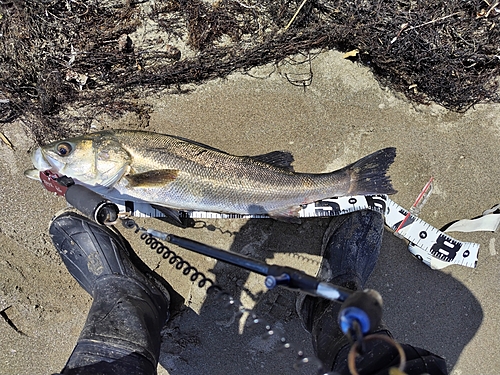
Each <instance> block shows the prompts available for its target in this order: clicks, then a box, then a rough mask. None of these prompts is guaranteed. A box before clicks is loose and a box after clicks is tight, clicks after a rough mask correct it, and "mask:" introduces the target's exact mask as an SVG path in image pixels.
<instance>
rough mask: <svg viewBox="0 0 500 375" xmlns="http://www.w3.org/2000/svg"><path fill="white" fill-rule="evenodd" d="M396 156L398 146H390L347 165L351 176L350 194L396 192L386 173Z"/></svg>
mask: <svg viewBox="0 0 500 375" xmlns="http://www.w3.org/2000/svg"><path fill="white" fill-rule="evenodd" d="M395 157H396V148H395V147H388V148H384V149H382V150H378V151H375V152H374V153H372V154H370V155H367V156H365V157H364V158H361V159H359V160H358V161H356V162H355V163H353V164H350V165H348V166H347V167H345V170H347V171H348V172H349V175H350V177H351V184H350V186H349V192H348V194H349V195H358V194H359V195H370V194H394V193H397V190H395V189H394V188H393V187H392V183H391V179H390V177H389V176H387V175H386V173H387V170H388V169H389V167H390V166H391V164H392V162H393V161H394V158H395Z"/></svg>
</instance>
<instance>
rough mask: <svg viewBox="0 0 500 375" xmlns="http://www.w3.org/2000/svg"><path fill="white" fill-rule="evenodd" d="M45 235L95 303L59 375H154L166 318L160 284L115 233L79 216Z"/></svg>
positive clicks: (58, 222) (63, 219) (66, 217)
mask: <svg viewBox="0 0 500 375" xmlns="http://www.w3.org/2000/svg"><path fill="white" fill-rule="evenodd" d="M49 232H50V235H51V237H52V241H53V243H54V246H55V248H56V249H57V251H58V252H59V255H60V256H61V258H62V260H63V262H64V264H65V265H66V267H67V268H68V271H69V272H70V273H71V274H72V275H73V277H74V278H75V279H76V280H77V281H78V283H79V284H80V285H81V286H82V287H83V288H84V289H85V290H86V291H87V292H88V293H90V294H91V295H92V297H93V299H94V300H93V303H92V307H91V308H90V311H89V314H88V317H87V321H86V322H85V326H84V327H83V329H82V332H81V334H80V337H79V339H78V342H77V344H76V346H75V349H74V350H73V353H72V354H71V356H70V358H69V360H68V362H67V363H66V366H65V367H64V369H63V371H62V374H117V375H121V374H127V375H131V374H142V375H145V374H155V373H156V367H157V364H158V358H159V353H160V344H161V341H160V339H161V337H160V331H161V328H162V327H163V325H164V323H165V322H166V320H167V319H168V316H169V309H168V308H169V302H170V296H169V293H168V291H167V290H166V289H165V287H164V285H162V282H161V281H160V280H159V278H157V276H155V274H154V273H153V272H152V271H151V270H150V269H149V268H147V266H145V265H144V263H142V262H140V260H139V259H138V258H137V256H136V255H135V253H133V251H132V249H131V248H130V246H129V245H128V243H127V242H126V240H125V239H124V238H123V237H121V236H120V235H119V233H117V232H114V231H112V230H111V229H109V228H107V227H103V226H101V225H98V224H96V223H94V222H92V221H90V220H88V219H87V218H85V217H83V216H80V215H77V214H75V213H72V212H67V213H64V214H62V215H60V216H58V217H56V218H55V219H54V220H53V221H52V223H51V225H50V228H49ZM131 259H132V260H131ZM132 261H133V262H132Z"/></svg>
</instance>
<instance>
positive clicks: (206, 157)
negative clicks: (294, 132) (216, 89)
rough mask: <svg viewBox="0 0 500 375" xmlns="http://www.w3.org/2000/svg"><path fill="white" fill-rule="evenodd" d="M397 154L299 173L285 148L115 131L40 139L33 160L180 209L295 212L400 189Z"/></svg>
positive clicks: (113, 192)
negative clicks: (257, 149)
mask: <svg viewBox="0 0 500 375" xmlns="http://www.w3.org/2000/svg"><path fill="white" fill-rule="evenodd" d="M395 154H396V152H395V149H394V148H386V149H383V150H379V151H377V152H375V153H373V154H371V155H368V156H366V157H364V158H362V159H360V160H358V161H357V162H355V163H353V164H351V165H349V166H347V167H344V168H342V169H340V170H338V171H334V172H331V173H323V174H311V173H296V172H294V171H293V169H292V168H291V162H292V161H293V158H292V157H291V155H290V154H288V153H285V152H273V153H269V154H266V155H260V156H255V157H249V156H235V155H230V154H228V153H225V152H223V151H220V150H216V149H214V148H211V147H209V146H205V145H202V144H199V143H197V142H193V141H189V140H186V139H183V138H180V137H174V136H169V135H163V134H157V133H151V132H142V131H127V130H114V131H102V132H97V133H91V134H88V135H84V136H81V137H76V138H71V139H66V140H62V141H58V142H54V143H51V144H49V145H46V146H43V147H41V148H39V149H38V150H36V151H35V153H34V155H33V163H34V165H35V168H36V169H38V170H43V169H51V170H53V171H54V172H57V173H59V174H64V175H66V176H68V177H72V178H74V179H75V180H77V181H78V182H79V183H82V184H85V185H87V186H89V187H92V188H93V189H95V190H96V191H97V190H98V192H100V193H105V194H106V195H108V196H117V193H118V195H121V196H122V197H125V198H129V199H136V200H140V201H145V202H148V203H151V204H155V205H158V206H164V207H169V208H174V209H178V210H199V211H211V212H225V213H239V214H264V213H266V214H270V215H271V216H277V217H280V216H281V217H293V216H295V215H296V214H297V212H298V210H299V209H300V205H303V204H307V203H311V202H314V201H318V200H321V199H325V198H330V197H334V196H344V195H356V194H367V195H368V194H392V193H395V190H394V189H393V187H392V185H391V182H390V179H389V178H388V177H387V176H386V172H387V169H388V168H389V166H390V165H391V163H392V162H393V160H394V157H395ZM49 167H50V168H49Z"/></svg>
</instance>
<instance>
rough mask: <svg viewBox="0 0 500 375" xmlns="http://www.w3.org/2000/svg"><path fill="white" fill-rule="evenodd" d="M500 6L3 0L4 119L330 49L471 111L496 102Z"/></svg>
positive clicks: (105, 102)
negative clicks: (473, 108) (352, 53)
mask: <svg viewBox="0 0 500 375" xmlns="http://www.w3.org/2000/svg"><path fill="white" fill-rule="evenodd" d="M301 4H302V5H303V7H302V8H301V9H300V11H297V10H298V9H299V7H300V6H301ZM499 14H500V7H499V6H498V3H497V2H494V3H491V4H490V3H487V2H486V1H478V0H475V1H472V0H470V1H467V0H465V1H460V2H457V1H453V2H443V1H436V0H421V1H418V0H399V1H396V0H385V1H383V0H373V1H369V0H351V1H347V0H337V1H327V0H309V1H305V2H304V1H303V0H300V1H299V0H273V1H271V0H261V1H256V0H216V1H214V2H209V1H202V0H167V1H140V2H133V1H131V0H127V1H119V0H108V1H96V0H91V1H80V0H79V1H77V0H40V1H20V0H18V1H14V0H13V1H6V0H2V1H0V48H1V50H2V53H1V54H0V72H1V76H0V122H4V123H5V122H10V121H12V120H13V119H15V118H16V117H19V116H22V117H23V118H25V119H29V120H30V121H28V122H29V123H30V124H32V128H33V131H34V134H35V136H36V137H37V138H38V139H39V140H43V139H44V138H46V137H51V136H53V135H61V134H64V133H66V132H71V131H74V124H75V123H78V124H80V125H79V126H81V127H83V128H85V127H88V125H89V123H90V119H91V118H92V115H95V113H97V112H105V113H109V114H119V113H123V112H127V111H136V112H141V111H143V110H144V108H140V107H137V105H135V104H134V103H136V102H137V101H134V100H131V99H135V98H137V97H140V96H141V95H144V94H145V93H147V92H148V91H151V90H154V91H157V90H163V89H166V88H174V89H178V90H182V86H183V85H185V84H200V83H203V82H206V81H207V80H210V79H214V78H217V77H226V76H227V75H228V74H231V73H232V72H235V71H248V70H250V69H252V68H253V67H256V66H261V65H264V64H268V63H279V62H280V61H283V60H284V59H286V58H287V57H289V56H293V55H296V54H299V53H302V54H307V53H308V52H309V51H313V50H326V49H337V50H339V51H342V52H345V51H352V50H355V49H356V50H358V51H359V52H358V53H357V54H354V56H353V57H351V59H353V60H355V61H357V62H359V63H361V64H364V65H366V66H369V67H370V68H371V69H372V71H373V73H374V75H375V77H376V78H377V79H378V80H379V81H380V82H381V83H382V84H383V85H386V86H389V87H391V88H392V89H393V90H396V91H399V92H402V93H404V94H405V95H406V96H407V97H408V98H409V99H410V100H412V101H415V102H417V103H429V102H431V101H434V102H437V103H438V104H441V105H443V106H444V107H446V108H448V109H450V110H453V111H459V112H463V111H466V110H467V109H468V108H470V107H471V106H473V105H475V104H477V103H486V102H498V101H499V96H498V88H497V85H498V75H499V67H500V64H499V63H500V57H499V56H500V53H499V48H500V47H499V46H500V29H499V28H500V25H497V22H498V20H499V18H497V17H498V15H499ZM291 20H293V22H292V23H291V25H290V26H289V27H288V28H286V26H287V24H289V23H290V21H291ZM139 32H140V35H141V37H140V38H139V37H138V36H137V34H139ZM134 33H135V34H134ZM181 49H182V55H181ZM84 108H87V110H83V109H84ZM88 108H92V110H89V109H88ZM68 109H82V110H80V111H79V113H80V118H77V119H75V116H70V115H68ZM70 119H71V121H70ZM71 124H73V125H71Z"/></svg>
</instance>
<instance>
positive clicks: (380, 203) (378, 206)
mask: <svg viewBox="0 0 500 375" xmlns="http://www.w3.org/2000/svg"><path fill="white" fill-rule="evenodd" d="M365 198H366V203H368V207H370V208H371V209H372V210H379V211H380V212H385V209H386V207H387V205H386V203H385V200H384V199H383V198H381V197H378V196H375V195H367V196H366V197H365Z"/></svg>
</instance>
